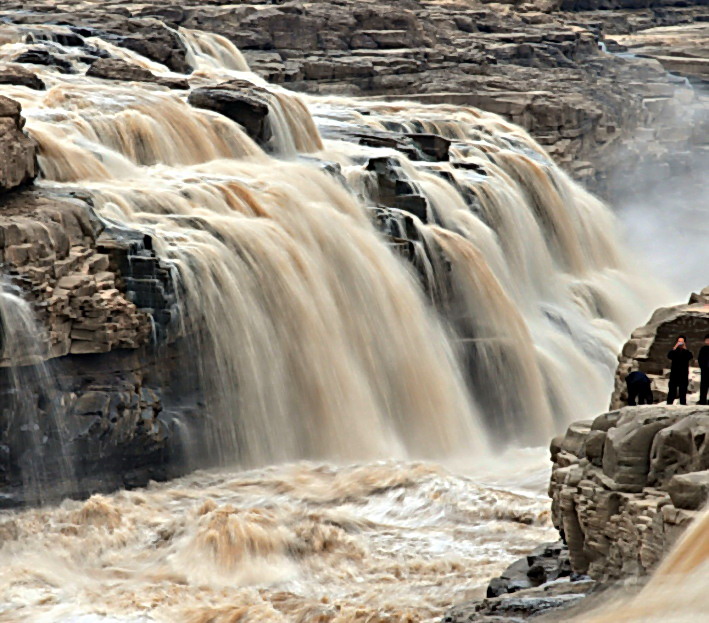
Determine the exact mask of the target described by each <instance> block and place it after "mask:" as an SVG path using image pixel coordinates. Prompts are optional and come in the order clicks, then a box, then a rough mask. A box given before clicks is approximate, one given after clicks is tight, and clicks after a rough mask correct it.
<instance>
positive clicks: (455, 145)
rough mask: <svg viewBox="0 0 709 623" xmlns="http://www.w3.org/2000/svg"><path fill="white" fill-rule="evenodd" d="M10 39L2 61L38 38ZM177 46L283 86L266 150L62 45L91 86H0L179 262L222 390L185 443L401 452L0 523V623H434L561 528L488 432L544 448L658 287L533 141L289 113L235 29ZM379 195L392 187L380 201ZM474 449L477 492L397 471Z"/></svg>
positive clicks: (423, 473) (12, 33) (46, 170)
mask: <svg viewBox="0 0 709 623" xmlns="http://www.w3.org/2000/svg"><path fill="white" fill-rule="evenodd" d="M33 29H35V30H41V28H39V27H33ZM54 30H56V29H54ZM8 31H9V32H8V33H5V34H4V35H3V37H2V38H0V41H2V42H4V43H3V44H2V45H0V58H12V57H14V56H15V55H16V54H17V52H18V51H20V50H22V49H23V48H24V46H25V40H26V37H27V33H26V32H21V31H19V30H18V29H17V28H15V27H8ZM181 36H182V37H183V42H184V44H185V46H186V47H187V49H188V58H189V59H190V62H191V63H192V64H193V66H194V68H195V71H194V72H193V73H192V74H191V76H190V84H191V86H192V87H199V86H204V85H207V86H209V85H213V84H214V83H216V82H222V81H224V80H233V79H234V80H244V79H247V80H249V81H250V82H252V83H253V84H254V85H256V86H258V87H259V88H260V89H266V90H267V91H268V95H267V99H268V104H269V130H270V138H269V139H268V140H267V141H265V142H264V144H262V145H261V146H259V145H257V144H256V143H255V142H254V141H253V140H252V139H251V138H249V136H248V135H247V134H246V133H245V131H244V130H243V129H242V128H241V127H239V126H238V125H237V124H236V123H234V122H233V121H230V120H229V119H227V118H226V117H224V116H221V115H219V114H217V113H214V112H210V111H207V110H201V109H196V108H193V107H191V106H190V105H189V104H188V103H187V94H185V93H178V92H176V91H171V90H169V89H167V88H165V87H162V86H158V85H151V84H144V83H131V84H125V83H120V82H110V81H105V80H101V79H97V78H91V77H87V76H86V75H85V69H86V65H85V62H84V60H82V58H83V57H82V54H81V52H80V50H79V49H75V48H74V47H72V46H64V45H62V44H61V43H59V42H57V41H53V42H52V46H55V47H58V49H60V50H61V52H62V54H63V56H64V58H66V59H69V60H70V61H71V63H72V65H73V67H74V68H75V69H76V73H73V74H72V73H69V74H61V73H59V72H57V71H55V70H53V69H51V68H41V70H39V69H38V71H41V76H42V79H43V80H44V81H45V82H46V84H47V87H48V89H47V91H46V92H36V91H31V90H29V89H27V88H24V87H14V86H3V87H2V93H3V94H7V95H9V96H11V97H12V98H14V99H17V100H18V101H20V102H21V103H22V105H23V114H24V115H25V116H26V118H27V126H26V129H27V131H28V132H29V133H30V134H31V135H32V136H33V137H34V138H35V139H36V140H37V142H38V143H39V146H40V154H39V159H40V166H41V170H42V176H43V177H42V180H41V181H40V182H39V185H40V186H42V187H45V188H52V189H61V190H66V191H69V190H70V189H75V188H77V187H80V188H81V191H82V192H83V193H87V194H89V195H90V196H91V198H92V201H93V205H94V207H95V209H96V212H97V213H98V214H99V216H100V217H101V218H102V219H103V221H104V222H105V223H107V224H109V225H115V226H116V227H118V226H122V225H125V226H128V227H130V228H131V229H133V230H138V231H142V232H146V233H148V234H149V235H150V236H151V239H152V241H153V244H154V248H155V252H156V253H157V254H158V255H159V257H160V258H161V259H162V260H165V261H166V262H168V263H169V264H170V265H171V266H174V267H175V268H176V270H177V271H178V273H179V276H180V280H181V288H180V293H181V297H182V301H181V304H182V306H183V320H185V326H187V327H188V328H187V332H188V333H189V336H188V337H189V339H191V340H194V343H195V347H194V348H193V349H192V350H191V351H190V352H191V353H192V357H193V360H191V361H187V362H186V366H187V367H188V370H189V372H190V373H193V374H195V375H199V377H200V380H201V383H200V384H201V386H202V387H203V389H204V393H205V395H206V396H207V398H208V402H207V405H206V407H205V411H207V412H208V413H207V414H206V415H207V416H208V417H205V418H204V419H203V421H202V426H203V427H204V429H205V430H200V431H187V432H185V437H187V438H189V437H193V436H195V434H198V435H202V436H203V437H204V442H205V445H206V450H205V449H204V448H203V449H202V452H204V453H205V454H208V455H210V456H209V459H210V460H211V462H212V464H213V463H214V462H222V463H237V464H239V465H240V466H252V465H259V466H263V465H264V464H267V463H274V462H282V461H290V460H299V459H304V458H305V459H312V460H322V459H328V460H336V461H350V462H351V461H352V460H364V459H372V458H376V457H388V458H392V457H395V458H397V459H399V460H398V461H391V462H388V463H380V462H371V461H370V462H369V463H366V464H361V465H355V466H350V467H334V466H332V465H328V464H323V463H297V464H295V465H286V466H278V467H270V468H263V467H261V468H260V469H257V470H254V471H252V472H246V473H244V472H242V473H238V474H234V473H230V472H227V471H224V470H223V471H220V472H217V473H200V472H197V473H195V474H193V475H191V476H189V477H186V478H184V479H181V480H178V481H174V482H171V483H167V484H163V485H152V486H151V487H149V488H147V489H145V490H142V491H133V492H119V493H116V494H113V495H111V496H106V497H103V496H94V497H92V498H91V499H89V500H88V501H87V502H74V501H66V502H64V503H63V504H62V505H61V506H59V507H55V508H39V509H28V510H25V511H22V512H17V513H15V514H13V515H0V538H1V539H2V540H3V546H2V547H0V618H2V619H3V620H7V621H12V622H14V621H26V620H46V621H72V622H75V621H81V622H82V623H85V622H86V621H92V622H93V621H101V622H103V623H108V622H112V623H113V622H115V621H121V623H124V622H126V623H127V622H129V621H130V622H136V621H140V622H141V623H143V622H146V621H189V622H190V623H200V622H207V621H209V622H210V623H227V622H229V623H233V622H235V621H242V622H247V621H260V622H273V623H285V622H286V621H288V622H293V621H296V622H300V623H311V622H313V621H320V622H323V623H355V622H358V623H359V622H363V621H370V622H373V621H387V623H392V622H394V623H405V622H410V621H426V622H431V623H432V622H433V621H438V620H439V619H440V616H441V613H442V612H443V610H444V609H445V608H446V607H447V606H449V605H450V604H451V603H453V602H456V601H462V600H463V599H466V598H468V597H470V596H473V595H475V594H476V590H478V589H479V586H480V583H481V582H482V581H484V580H486V579H488V578H489V577H490V576H492V575H494V574H495V573H497V572H499V571H500V570H501V569H502V568H503V567H504V565H505V564H506V563H509V562H511V561H512V560H513V559H514V558H515V557H516V556H518V555H520V554H522V553H525V552H526V551H528V549H529V545H530V543H532V542H536V541H542V540H549V538H551V535H552V533H553V530H552V528H551V526H550V524H549V518H548V514H549V513H548V510H547V501H546V499H545V498H544V496H543V495H542V494H541V493H540V492H541V490H542V488H543V483H544V482H545V480H546V475H547V474H546V469H545V467H542V468H541V469H540V468H539V465H541V464H544V465H546V462H545V461H543V460H541V461H540V460H538V458H539V457H537V456H536V453H532V455H533V456H532V457H531V459H530V460H529V461H524V460H523V459H524V453H523V452H520V451H517V452H516V453H515V455H514V456H503V457H502V459H501V460H500V461H497V460H494V459H492V458H490V457H488V456H485V455H484V448H485V445H486V444H485V443H484V441H485V439H484V438H485V436H486V432H487V431H493V432H496V433H497V434H498V435H499V436H500V437H507V438H517V439H519V440H523V441H534V442H536V441H542V440H543V441H546V439H547V436H548V434H549V433H550V432H551V431H552V430H553V429H554V428H555V427H556V426H557V425H558V424H559V422H562V421H566V420H568V419H570V417H572V416H573V417H580V416H583V415H585V414H587V413H589V412H591V411H594V410H596V409H597V408H598V407H600V406H601V403H603V402H604V400H605V394H606V390H607V389H608V387H609V386H610V370H611V368H612V367H613V353H614V352H615V350H616V349H617V346H618V345H619V342H620V340H621V339H622V336H623V334H624V333H625V331H627V329H628V328H629V327H630V326H632V325H634V324H637V322H638V320H639V319H640V317H641V315H642V314H643V313H644V312H645V309H646V306H647V305H648V302H649V301H648V297H647V296H646V295H645V294H644V292H643V290H642V288H641V287H639V286H638V285H637V284H636V283H634V280H635V277H634V275H633V272H632V270H631V269H630V268H628V266H627V263H626V261H625V259H624V258H622V257H621V253H620V252H619V251H618V248H617V245H616V242H615V240H614V238H613V229H614V223H613V219H612V217H611V216H610V215H609V213H608V211H607V210H606V209H605V207H604V206H603V205H602V204H600V203H599V202H598V201H596V200H595V199H593V198H592V197H591V196H590V195H588V194H587V193H585V192H584V191H582V190H581V189H580V188H578V187H577V186H576V185H574V184H573V183H572V182H571V181H570V180H569V179H568V178H567V177H566V176H565V175H564V174H563V173H562V172H561V171H559V170H558V169H557V168H556V167H555V166H554V165H553V163H551V162H550V161H549V159H548V157H547V156H546V155H545V154H544V153H543V151H542V150H541V148H539V147H538V146H537V145H536V144H535V143H534V141H532V140H531V139H530V138H529V136H527V135H526V134H525V133H524V132H522V131H521V130H520V129H519V128H516V127H514V126H512V125H510V124H508V123H505V122H504V121H502V120H501V119H500V118H499V117H497V116H495V115H491V114H487V113H482V112H480V111H476V110H472V109H471V110H465V109H453V108H448V107H437V108H431V107H423V106H418V105H415V104H409V103H407V104H383V103H381V102H364V101H359V100H347V99H342V98H319V99H316V98H307V99H306V98H302V97H298V96H295V95H294V94H292V93H289V92H287V91H285V90H283V89H279V88H277V87H271V86H269V85H267V84H266V83H265V82H264V81H263V80H261V79H260V78H258V77H256V76H255V75H254V74H251V73H249V72H248V68H247V67H246V65H245V62H244V59H243V57H242V56H241V55H240V54H239V52H238V50H236V48H234V46H233V45H231V44H230V43H229V42H228V41H227V40H225V39H223V38H220V37H216V36H214V35H210V34H207V33H201V32H198V31H183V32H182V34H181ZM47 39H49V40H51V36H50V35H49V34H47V37H44V38H42V39H41V40H43V41H46V40H47ZM86 44H87V45H91V46H94V47H96V48H100V49H101V50H103V52H104V53H107V54H109V55H111V56H113V57H116V58H122V59H124V60H126V61H129V62H132V63H136V64H138V65H139V66H141V67H143V68H145V69H149V70H150V71H152V72H154V73H155V74H157V75H160V76H170V77H174V75H171V74H170V72H168V71H167V69H165V68H164V67H162V66H160V65H159V64H157V63H155V62H153V61H149V60H148V59H145V58H142V57H140V56H139V55H137V54H136V53H135V52H130V51H128V50H125V49H123V48H120V47H117V46H116V45H115V44H114V43H109V42H106V41H102V40H101V39H97V38H87V39H86ZM363 129H364V130H366V131H371V130H374V131H378V132H382V133H385V132H387V131H390V130H396V131H398V132H399V133H403V134H409V135H420V134H422V133H435V134H437V135H440V136H443V137H447V138H448V139H449V140H450V141H451V145H450V150H449V158H450V161H445V162H431V161H430V160H431V159H427V158H425V157H422V156H421V153H418V152H417V154H416V156H417V157H419V160H417V161H415V160H412V159H410V158H409V157H407V156H406V155H404V154H403V153H401V151H399V150H395V149H392V148H388V147H381V146H380V147H371V146H365V145H361V144H359V141H357V140H353V139H352V137H353V136H356V135H357V134H358V133H361V132H362V130H363ZM412 140H414V139H412ZM262 147H263V149H262ZM416 149H418V148H416ZM267 154H269V155H267ZM412 155H413V154H412ZM340 172H341V173H342V175H340ZM387 176H389V178H387ZM385 178H386V179H385ZM387 180H388V182H390V183H391V186H392V187H393V188H394V190H395V191H396V190H397V187H398V188H399V189H401V188H403V189H404V191H405V192H403V194H402V193H398V194H397V193H396V192H395V193H394V194H393V195H392V196H388V197H385V196H383V195H384V191H385V190H386V189H385V187H386V182H387ZM402 196H405V197H404V200H406V201H407V202H408V203H407V204H406V205H404V204H402V203H400V202H401V201H402ZM370 208H371V209H370ZM374 222H376V223H377V226H378V227H379V229H380V230H381V231H383V232H385V233H386V237H385V236H383V235H382V233H381V231H377V228H376V227H375V226H374V224H373V223H374ZM408 245H410V247H411V248H412V249H413V251H412V255H413V257H411V258H409V259H410V260H411V265H407V263H406V262H405V261H402V259H401V258H400V257H399V256H398V252H397V249H400V248H401V247H403V248H408ZM422 284H423V286H424V288H422V287H421V285H422ZM424 289H425V291H426V292H425V294H424V291H423V290H424ZM427 296H428V298H427ZM7 300H11V303H12V305H11V307H12V308H14V309H22V310H23V317H25V318H28V317H30V316H29V314H30V309H29V307H28V306H27V304H25V303H23V302H22V301H21V300H20V299H18V298H17V297H15V296H12V298H11V299H7ZM13 306H14V307H13ZM13 358H15V356H14V355H13ZM461 363H462V364H463V365H461ZM36 382H37V381H33V383H36ZM466 383H467V386H466ZM14 413H15V414H16V413H17V411H15V412H14ZM21 417H22V419H23V420H24V421H26V422H29V421H31V418H32V417H34V416H30V415H28V416H24V415H22V416H21ZM483 421H484V422H485V423H486V425H485V426H484V425H483ZM466 455H467V456H466ZM470 455H473V457H474V458H479V459H480V462H479V463H477V464H475V465H474V466H473V467H474V469H475V471H476V473H477V476H476V478H475V479H472V478H467V477H463V476H455V475H453V474H450V473H448V472H446V471H445V470H443V469H442V468H440V467H438V466H435V465H432V464H421V463H412V462H410V461H409V460H407V459H408V458H409V457H412V456H413V457H424V458H436V459H441V460H444V459H448V460H451V461H455V459H468V460H469V459H470ZM476 455H477V456H476ZM466 467H467V468H470V467H471V466H470V463H469V462H468V463H467V464H466ZM520 473H525V474H531V475H532V476H533V478H532V481H530V482H528V483H521V482H520V477H519V474H520ZM502 535H504V539H503V538H502ZM501 541H504V548H505V549H504V551H503V552H501V551H500V548H501ZM323 587H327V590H325V589H324V588H323Z"/></svg>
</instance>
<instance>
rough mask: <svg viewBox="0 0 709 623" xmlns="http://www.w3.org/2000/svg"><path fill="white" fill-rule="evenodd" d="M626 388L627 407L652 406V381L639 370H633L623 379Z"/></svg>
mask: <svg viewBox="0 0 709 623" xmlns="http://www.w3.org/2000/svg"><path fill="white" fill-rule="evenodd" d="M625 384H626V386H627V388H628V406H629V407H634V406H635V405H636V404H639V405H651V404H652V381H651V380H650V379H649V377H648V375H647V374H645V373H644V372H640V370H635V371H634V372H631V373H630V374H628V376H626V377H625Z"/></svg>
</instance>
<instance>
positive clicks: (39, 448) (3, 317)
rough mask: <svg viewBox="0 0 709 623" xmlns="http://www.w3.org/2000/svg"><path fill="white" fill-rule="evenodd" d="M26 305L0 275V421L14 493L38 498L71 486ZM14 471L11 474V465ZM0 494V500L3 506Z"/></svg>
mask: <svg viewBox="0 0 709 623" xmlns="http://www.w3.org/2000/svg"><path fill="white" fill-rule="evenodd" d="M44 337H45V336H43V335H42V331H41V330H40V329H39V327H37V325H36V323H35V320H34V311H33V310H32V308H31V306H30V305H29V304H28V303H26V302H25V301H24V300H22V299H21V298H20V297H18V296H17V295H16V294H13V293H12V292H11V291H10V287H9V286H8V285H6V284H3V283H2V282H1V281H0V427H2V438H3V439H4V440H5V441H6V443H7V446H5V447H2V446H0V447H2V449H3V451H6V452H7V453H8V455H9V456H7V459H9V460H8V462H7V463H6V465H8V466H9V468H10V473H7V474H3V476H4V477H5V478H6V479H7V481H9V482H10V483H13V481H14V480H15V477H16V476H19V479H20V480H21V483H22V490H21V492H18V493H17V498H18V499H20V500H22V501H24V502H26V503H31V504H33V503H42V502H46V501H48V500H50V499H55V498H56V493H57V490H60V491H61V492H62V493H69V492H71V491H72V490H73V486H72V483H73V470H72V465H71V462H70V459H69V458H68V456H67V448H66V440H67V434H66V430H65V426H66V422H65V421H64V419H63V417H62V416H63V409H62V402H61V398H59V394H58V392H57V386H56V382H55V379H54V376H53V374H52V372H51V370H50V369H49V366H48V365H47V363H46V362H45V359H46V356H47V353H46V349H45V344H46V343H45V339H44ZM15 470H16V471H17V472H19V473H18V474H13V473H12V472H13V471H15ZM3 502H4V501H3V500H0V506H3V505H4V504H3Z"/></svg>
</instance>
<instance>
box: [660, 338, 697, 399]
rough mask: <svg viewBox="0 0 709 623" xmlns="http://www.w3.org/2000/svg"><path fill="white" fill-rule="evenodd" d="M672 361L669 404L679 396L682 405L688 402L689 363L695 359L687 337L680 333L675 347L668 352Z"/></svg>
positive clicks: (668, 395)
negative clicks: (688, 345) (688, 346)
mask: <svg viewBox="0 0 709 623" xmlns="http://www.w3.org/2000/svg"><path fill="white" fill-rule="evenodd" d="M667 358H668V359H669V360H670V361H671V362H672V365H671V366H670V388H669V391H668V392H667V404H668V405H671V404H672V403H673V402H674V401H675V398H677V396H679V403H680V404H681V405H686V404H687V388H688V387H689V364H690V363H691V362H692V359H694V355H693V354H692V351H690V350H689V349H688V348H687V338H686V337H685V336H684V335H680V336H679V337H678V338H677V342H676V344H675V345H674V348H673V349H672V350H671V351H670V352H669V353H667Z"/></svg>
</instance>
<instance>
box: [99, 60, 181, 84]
mask: <svg viewBox="0 0 709 623" xmlns="http://www.w3.org/2000/svg"><path fill="white" fill-rule="evenodd" d="M86 75H87V76H91V77H93V78H104V79H105V80H124V81H133V82H154V83H156V84H159V85H162V86H166V87H168V88H171V89H189V88H190V85H189V82H187V80H185V79H183V78H170V77H163V76H156V75H155V74H154V73H153V72H151V71H150V70H149V69H145V68H144V67H141V66H140V65H136V64H134V63H129V62H127V61H124V60H122V59H118V58H99V59H97V60H96V61H94V62H93V63H92V64H91V66H90V67H89V68H88V69H87V70H86Z"/></svg>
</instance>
